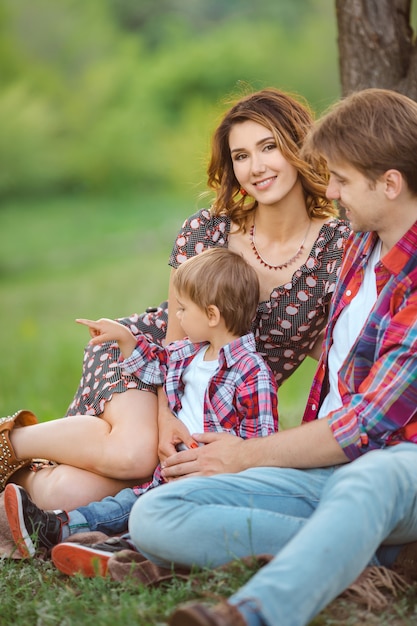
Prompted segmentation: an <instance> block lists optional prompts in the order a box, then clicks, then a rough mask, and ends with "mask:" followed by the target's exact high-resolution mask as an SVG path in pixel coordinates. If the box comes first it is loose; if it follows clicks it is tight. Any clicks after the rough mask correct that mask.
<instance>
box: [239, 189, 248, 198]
mask: <svg viewBox="0 0 417 626" xmlns="http://www.w3.org/2000/svg"><path fill="white" fill-rule="evenodd" d="M240 193H241V194H242V196H243V197H245V196H247V195H248V192H247V191H246V189H243V187H242V188H241V189H240Z"/></svg>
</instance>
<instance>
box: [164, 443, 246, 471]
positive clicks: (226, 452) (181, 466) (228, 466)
mask: <svg viewBox="0 0 417 626" xmlns="http://www.w3.org/2000/svg"><path fill="white" fill-rule="evenodd" d="M193 438H194V440H195V441H198V443H200V444H205V445H200V446H199V447H197V448H193V449H190V450H184V451H183V452H176V453H175V454H172V455H171V456H169V457H168V458H166V459H165V461H164V462H163V463H162V476H163V477H164V479H165V480H167V481H170V480H173V479H175V478H185V477H186V476H212V475H213V474H229V473H236V472H240V471H242V470H244V469H246V465H245V463H244V460H243V454H242V444H243V443H244V440H243V439H241V438H240V437H236V436H235V435H230V434H229V433H202V434H200V435H193Z"/></svg>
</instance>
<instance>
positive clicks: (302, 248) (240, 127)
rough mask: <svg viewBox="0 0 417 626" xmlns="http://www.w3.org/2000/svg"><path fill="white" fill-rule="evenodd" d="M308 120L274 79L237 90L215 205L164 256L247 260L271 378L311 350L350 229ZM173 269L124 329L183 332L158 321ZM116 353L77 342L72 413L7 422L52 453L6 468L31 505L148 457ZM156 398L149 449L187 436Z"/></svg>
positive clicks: (65, 501) (221, 140) (143, 464)
mask: <svg viewBox="0 0 417 626" xmlns="http://www.w3.org/2000/svg"><path fill="white" fill-rule="evenodd" d="M312 122H313V118H312V115H311V113H310V111H309V109H308V107H307V106H306V105H305V104H304V103H301V102H299V101H298V100H296V99H295V98H293V97H291V96H289V95H287V94H285V93H282V92H280V91H278V90H276V89H264V90H261V91H259V92H256V93H254V94H252V95H248V96H245V97H243V98H241V99H240V100H239V101H238V102H237V103H236V104H235V105H234V106H232V108H231V109H230V110H229V111H228V112H227V113H226V114H225V116H224V118H223V120H222V122H221V123H220V125H219V127H218V128H217V130H216V131H215V133H214V137H213V143H212V154H211V160H210V163H209V167H208V185H209V187H210V189H212V190H213V191H214V192H215V200H214V202H213V205H212V207H211V209H210V210H201V211H199V212H198V213H196V214H195V215H193V216H191V217H190V218H189V219H188V220H186V222H185V223H184V224H183V227H182V228H181V230H180V232H179V234H178V236H177V238H176V241H175V244H174V248H173V251H172V254H171V258H170V265H171V267H172V270H171V274H172V275H173V274H174V272H175V269H176V268H177V267H178V266H179V265H180V264H181V263H182V262H183V261H184V260H185V259H186V258H189V257H191V256H194V255H196V254H198V253H200V252H201V251H202V250H204V249H205V248H209V247H214V246H227V247H229V248H230V249H231V250H233V251H235V252H238V253H240V254H242V255H243V257H244V258H245V259H246V260H247V261H248V262H249V263H250V264H251V265H252V266H253V267H254V269H255V271H256V272H257V275H258V277H259V282H260V287H261V289H260V291H261V293H260V302H259V306H258V310H257V315H256V318H255V319H254V321H253V326H252V330H253V332H254V334H255V338H256V344H257V350H258V352H260V353H261V354H262V355H263V356H264V357H265V359H266V361H267V362H268V364H269V365H270V367H271V369H272V370H273V372H274V374H275V378H276V380H277V382H278V384H282V383H283V382H284V381H285V380H286V379H287V378H288V377H289V376H290V375H291V374H292V373H293V372H294V371H295V369H296V368H297V367H298V366H299V365H300V364H301V363H302V361H303V360H304V359H305V358H306V356H307V355H309V354H311V355H312V356H314V355H315V353H316V352H317V351H318V350H319V349H320V343H321V342H320V335H321V332H322V330H323V328H324V326H325V324H326V319H327V311H328V304H329V301H330V298H331V294H332V292H333V290H334V286H335V282H336V279H337V274H338V269H339V266H340V262H341V257H342V249H343V242H344V240H345V239H346V238H347V236H348V234H349V228H348V226H347V224H346V223H345V222H343V221H341V220H339V219H338V218H337V210H336V209H335V207H334V206H333V205H332V203H331V202H330V201H328V200H327V199H326V197H325V189H326V180H327V171H326V169H325V168H324V167H323V165H322V164H321V163H312V162H307V161H305V160H303V159H301V157H300V148H301V146H302V143H303V140H304V137H305V135H306V133H307V132H308V131H309V129H310V127H311V125H312ZM172 275H171V281H170V288H169V292H168V306H167V304H166V303H164V304H163V305H161V307H159V308H158V309H156V310H155V309H154V310H148V311H147V312H146V313H145V314H144V315H142V316H133V317H131V318H128V319H125V320H123V323H125V324H128V325H129V326H130V328H131V330H132V331H133V332H134V333H135V332H138V331H142V332H145V333H149V335H150V337H151V338H152V339H153V340H154V341H159V342H162V341H164V340H166V341H172V340H175V339H179V338H181V337H182V333H181V329H180V327H179V324H178V321H177V320H176V316H175V315H171V316H170V318H169V325H168V315H167V313H168V310H169V309H171V310H175V304H174V297H173V289H172ZM117 359H118V350H117V348H116V346H114V345H111V344H103V346H101V347H100V348H97V347H96V351H94V349H91V347H87V351H86V355H85V359H84V369H83V376H82V379H81V383H80V386H79V389H78V390H77V393H76V396H75V398H74V401H73V403H72V404H71V406H70V408H69V410H68V415H71V416H75V415H77V418H75V417H72V418H71V419H68V420H56V421H53V422H48V423H44V424H37V425H34V426H30V427H29V426H25V427H24V428H16V429H12V430H11V431H10V433H9V434H10V442H11V448H12V450H13V452H14V453H15V456H16V457H17V458H18V459H30V458H34V457H42V458H52V459H54V460H55V461H57V462H58V463H59V465H57V466H55V467H46V468H44V469H42V470H41V471H39V472H30V471H28V469H27V468H22V469H20V470H19V471H18V472H17V473H16V474H15V475H14V476H13V482H16V483H18V484H21V485H22V486H23V487H25V489H26V490H27V491H28V492H29V494H30V496H31V498H32V499H33V500H34V501H35V503H36V504H37V505H38V506H40V507H41V508H64V509H74V508H77V507H78V506H81V505H82V504H85V503H86V502H89V501H91V500H99V499H101V498H102V497H104V496H105V495H113V494H115V493H117V491H119V490H120V489H121V488H122V487H123V486H124V485H125V484H126V483H130V484H132V482H136V483H137V482H138V479H139V478H140V479H143V478H145V476H146V475H147V474H149V473H151V471H150V469H151V468H150V466H151V465H152V463H154V464H155V465H156V461H157V458H156V457H157V455H156V450H157V444H156V439H157V429H156V415H157V398H156V395H155V393H154V391H155V390H152V389H150V388H149V387H145V386H144V385H143V384H141V383H140V382H139V381H138V380H137V379H135V378H134V377H129V376H124V375H123V374H122V373H121V372H120V370H119V368H117ZM159 393H160V392H159ZM159 404H160V411H159V413H160V414H159V420H158V423H159V431H160V432H159V455H160V457H161V458H164V457H166V456H168V455H170V454H171V453H173V452H174V451H175V445H176V444H178V443H179V442H181V441H182V442H184V443H185V444H186V445H190V443H192V438H191V435H190V433H188V432H187V431H186V430H185V428H184V427H183V426H182V425H181V424H180V423H179V420H176V419H175V418H173V417H172V416H171V415H170V414H168V413H167V409H166V401H164V400H163V398H162V396H161V395H160V403H159ZM97 417H100V418H101V419H97ZM0 431H1V424H0Z"/></svg>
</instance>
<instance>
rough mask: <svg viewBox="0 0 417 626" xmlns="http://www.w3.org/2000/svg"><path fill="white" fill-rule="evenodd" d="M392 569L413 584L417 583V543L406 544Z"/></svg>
mask: <svg viewBox="0 0 417 626" xmlns="http://www.w3.org/2000/svg"><path fill="white" fill-rule="evenodd" d="M392 569H394V570H395V571H396V572H398V573H399V574H402V575H403V576H405V577H406V578H408V579H409V580H411V581H412V582H415V581H417V541H412V542H411V543H406V544H405V545H404V546H403V547H402V548H401V550H400V552H399V554H398V556H397V558H396V559H395V561H394V564H393V566H392Z"/></svg>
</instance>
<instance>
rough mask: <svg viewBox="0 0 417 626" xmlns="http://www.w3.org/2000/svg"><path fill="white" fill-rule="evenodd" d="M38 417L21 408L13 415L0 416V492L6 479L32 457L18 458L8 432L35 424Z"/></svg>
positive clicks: (27, 463)
mask: <svg viewBox="0 0 417 626" xmlns="http://www.w3.org/2000/svg"><path fill="white" fill-rule="evenodd" d="M37 423H38V419H37V417H36V415H34V413H32V411H26V410H21V411H17V412H16V413H15V414H14V415H9V416H8V417H2V418H0V493H1V492H2V491H3V490H4V488H5V486H6V483H7V481H8V480H9V479H10V478H11V476H12V475H13V474H14V473H15V472H17V470H19V469H20V468H21V467H25V465H29V463H30V462H31V461H32V459H18V458H17V457H16V454H15V451H14V449H13V446H12V444H11V441H10V437H9V433H10V431H11V430H13V428H20V427H22V426H31V425H33V424H37Z"/></svg>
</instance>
